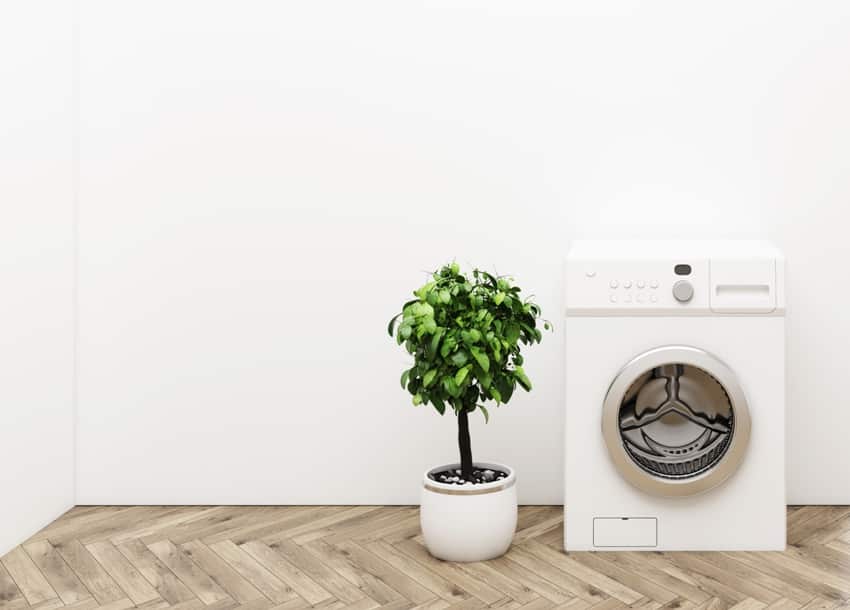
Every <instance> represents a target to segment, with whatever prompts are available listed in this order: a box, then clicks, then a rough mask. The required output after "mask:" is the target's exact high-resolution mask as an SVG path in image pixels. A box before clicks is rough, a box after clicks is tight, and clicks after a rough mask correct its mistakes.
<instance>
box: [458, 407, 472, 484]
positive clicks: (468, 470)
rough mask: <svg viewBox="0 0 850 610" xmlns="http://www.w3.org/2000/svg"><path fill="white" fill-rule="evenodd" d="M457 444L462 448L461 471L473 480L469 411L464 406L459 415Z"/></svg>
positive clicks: (464, 475) (466, 477) (464, 476)
mask: <svg viewBox="0 0 850 610" xmlns="http://www.w3.org/2000/svg"><path fill="white" fill-rule="evenodd" d="M457 444H458V447H459V448H460V472H461V476H462V477H463V479H464V480H466V481H472V445H471V444H470V442H469V411H467V410H466V408H465V407H464V408H463V409H461V411H460V413H458V415H457Z"/></svg>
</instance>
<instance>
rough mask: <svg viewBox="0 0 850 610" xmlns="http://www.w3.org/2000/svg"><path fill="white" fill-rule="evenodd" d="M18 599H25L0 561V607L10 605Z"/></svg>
mask: <svg viewBox="0 0 850 610" xmlns="http://www.w3.org/2000/svg"><path fill="white" fill-rule="evenodd" d="M18 600H23V601H24V602H25V601H26V600H24V594H23V593H21V590H20V589H19V588H18V585H16V584H15V581H14V580H13V579H12V577H11V576H9V573H8V572H7V571H6V568H5V567H3V564H2V563H0V607H4V606H11V605H12V604H13V602H17V601H18Z"/></svg>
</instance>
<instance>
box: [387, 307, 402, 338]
mask: <svg viewBox="0 0 850 610" xmlns="http://www.w3.org/2000/svg"><path fill="white" fill-rule="evenodd" d="M401 315H403V314H400V313H399V314H396V315H394V316H393V319H392V320H390V323H389V324H388V325H387V332H388V333H389V335H390V337H392V336H393V327H394V326H395V321H396V320H398V319H399V317H400V316H401Z"/></svg>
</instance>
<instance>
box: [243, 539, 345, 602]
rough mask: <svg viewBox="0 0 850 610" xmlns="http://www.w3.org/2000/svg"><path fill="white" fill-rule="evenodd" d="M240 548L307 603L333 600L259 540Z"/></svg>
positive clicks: (316, 584)
mask: <svg viewBox="0 0 850 610" xmlns="http://www.w3.org/2000/svg"><path fill="white" fill-rule="evenodd" d="M241 548H242V549H243V550H244V551H245V552H246V553H248V554H249V555H251V557H253V558H254V559H256V560H257V561H258V562H259V563H261V564H262V565H263V566H264V567H265V568H266V569H268V570H269V571H270V572H271V573H272V574H274V575H275V576H277V577H278V578H280V579H281V580H282V581H283V582H285V583H286V584H288V585H289V586H290V587H292V590H293V591H295V592H296V593H298V595H300V596H301V597H303V598H304V599H305V600H307V601H308V602H309V603H311V604H318V603H320V602H323V601H325V600H328V599H332V598H333V595H332V594H331V593H330V592H329V591H328V590H327V589H325V588H323V587H322V586H321V585H319V584H318V583H317V582H316V581H315V580H313V579H312V578H310V577H309V576H308V575H307V574H306V573H305V572H303V571H301V570H300V569H298V568H297V567H296V566H294V565H292V564H291V563H290V562H289V561H287V560H286V559H284V557H283V556H282V555H281V554H280V553H278V552H276V551H275V550H274V549H272V548H271V547H269V546H268V545H266V544H264V543H262V542H260V541H259V540H254V541H251V542H246V543H245V544H243V545H242V547H241Z"/></svg>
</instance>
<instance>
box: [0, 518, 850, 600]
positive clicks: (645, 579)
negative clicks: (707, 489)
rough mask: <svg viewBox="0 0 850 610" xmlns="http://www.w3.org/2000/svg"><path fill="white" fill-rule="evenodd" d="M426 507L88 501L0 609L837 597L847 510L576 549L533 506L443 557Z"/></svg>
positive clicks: (31, 556) (0, 572)
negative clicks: (694, 536)
mask: <svg viewBox="0 0 850 610" xmlns="http://www.w3.org/2000/svg"><path fill="white" fill-rule="evenodd" d="M418 519H419V518H418V510H417V509H416V508H415V507H373V506H358V507H345V506H342V507H338V506H337V507H140V506H139V507H117V506H116V507H112V506H107V507H77V508H74V509H73V510H71V511H70V512H68V513H67V514H66V515H64V516H63V517H62V518H61V519H59V520H58V521H56V522H54V523H53V524H51V525H50V526H48V527H47V528H45V529H44V530H43V531H41V532H39V533H38V534H36V535H35V536H33V537H32V538H31V539H30V540H28V541H27V542H25V543H24V544H23V545H21V546H20V547H17V548H16V549H14V550H12V551H11V552H10V553H9V554H7V555H6V556H5V557H3V558H2V561H0V563H1V564H2V565H0V607H2V608H4V609H5V608H10V609H23V608H42V609H48V608H62V607H65V608H74V609H80V610H88V609H94V608H104V609H110V610H121V609H124V608H133V607H139V608H181V609H202V608H215V609H226V608H236V607H240V608H243V607H244V608H251V609H258V610H259V609H265V608H279V609H281V610H285V609H289V608H305V607H310V606H314V607H321V608H377V607H386V608H412V607H421V608H481V607H487V606H489V607H500V608H551V607H558V608H572V609H581V608H589V607H593V608H601V609H608V608H623V607H640V608H712V609H713V608H731V607H735V608H742V609H755V608H764V607H769V608H780V609H786V608H801V607H805V608H834V607H846V606H847V605H850V602H848V601H847V600H850V507H795V508H790V509H789V514H788V540H789V547H788V550H787V551H786V552H784V553H657V552H651V553H570V554H565V553H564V552H563V551H562V550H561V542H562V519H561V509H560V508H556V507H524V508H522V509H521V510H520V518H519V527H518V531H517V534H516V538H515V540H514V546H513V547H512V549H511V550H510V552H509V553H508V554H507V555H506V556H505V557H502V558H500V559H497V560H495V561H488V562H486V563H478V564H452V563H445V562H441V561H437V560H435V559H433V558H431V557H430V556H429V555H428V553H427V552H426V550H425V548H424V547H423V546H422V540H421V538H420V536H419V523H418Z"/></svg>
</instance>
